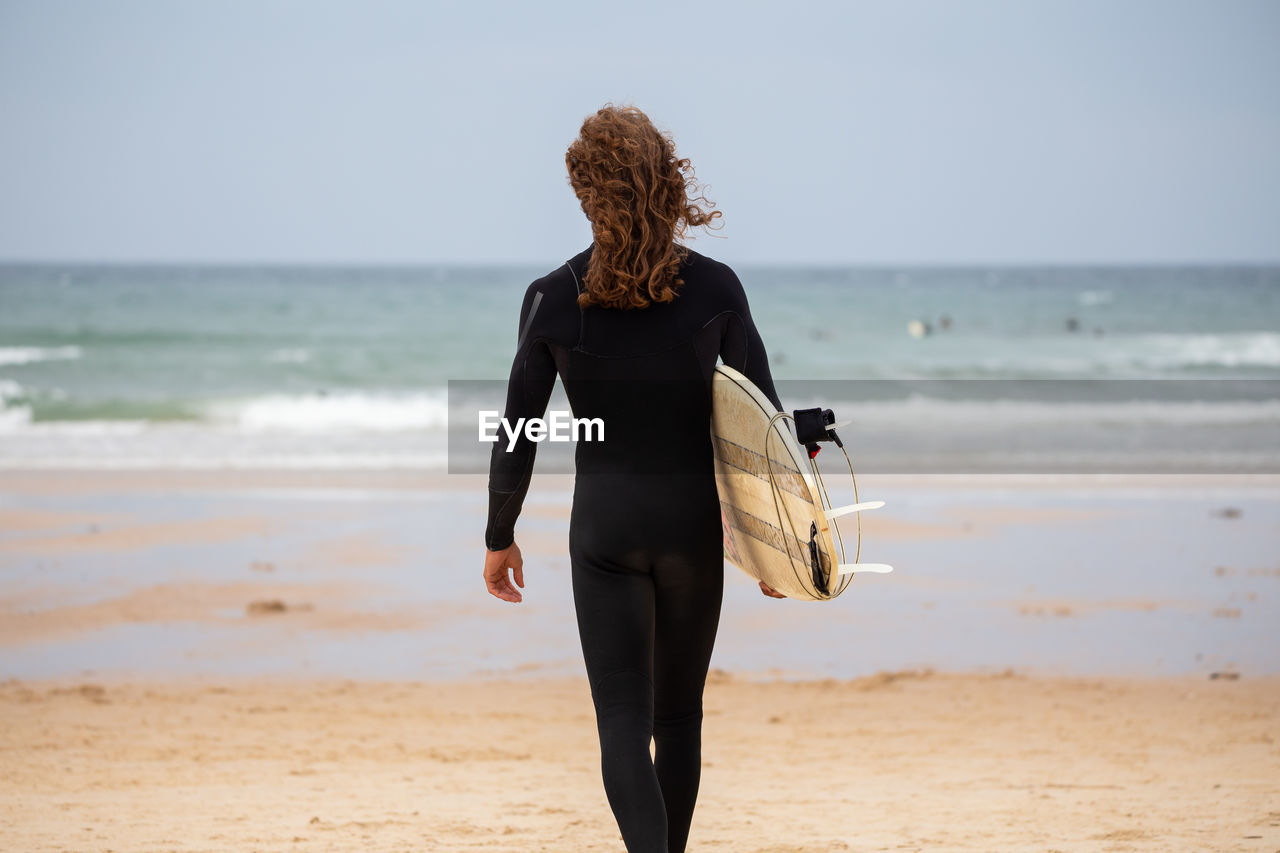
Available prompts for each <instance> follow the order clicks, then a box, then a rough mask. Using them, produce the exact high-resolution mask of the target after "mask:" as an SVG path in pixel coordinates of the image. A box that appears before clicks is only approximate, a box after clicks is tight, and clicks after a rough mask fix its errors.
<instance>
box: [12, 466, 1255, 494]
mask: <svg viewBox="0 0 1280 853" xmlns="http://www.w3.org/2000/svg"><path fill="white" fill-rule="evenodd" d="M824 476H825V477H826V478H827V479H828V480H831V481H837V482H839V481H842V480H843V479H847V474H846V475H843V476H842V475H841V474H840V473H839V472H838V471H835V470H833V471H832V472H830V473H825V474H824ZM487 481H488V475H487V474H481V473H468V474H451V473H448V472H445V471H440V470H436V469H430V468H421V469H413V468H410V469H396V468H321V469H301V468H270V467H262V468H257V467H253V468H231V467H228V468H173V467H139V468H84V467H79V468H76V467H67V468H54V467H48V468H40V467H30V468H18V467H13V468H0V490H15V491H17V490H28V489H36V490H54V489H56V488H58V487H61V488H66V489H73V488H78V489H85V488H86V487H89V486H92V487H93V488H96V489H126V490H131V491H132V490H151V489H155V488H182V489H196V488H199V489H235V488H266V487H278V488H304V487H314V486H316V485H323V486H326V487H329V488H382V489H396V488H404V489H421V488H428V489H458V488H463V487H476V488H478V489H479V490H480V491H482V492H483V491H484V489H485V487H486V484H487ZM534 481H535V483H536V484H537V485H538V486H540V487H542V488H552V489H564V488H572V486H573V481H574V475H573V474H542V473H538V472H537V471H535V472H534ZM858 483H859V488H865V487H866V486H867V485H868V484H871V485H873V486H874V487H879V486H884V487H891V488H910V487H913V486H915V487H920V488H929V489H988V488H991V489H999V488H1025V487H1028V486H1033V487H1046V488H1048V487H1054V486H1061V487H1063V488H1084V487H1091V486H1092V487H1097V488H1100V489H1105V488H1116V487H1139V488H1141V487H1165V488H1188V489H1194V488H1227V489H1230V488H1280V474H1267V473H1263V474H1224V473H1217V474H1212V473H1210V474H1182V473H1171V474H1132V473H1119V474H1060V473H1041V474H1034V473H1033V474H980V475H970V474H858ZM530 493H531V494H533V493H534V489H533V488H531V489H530Z"/></svg>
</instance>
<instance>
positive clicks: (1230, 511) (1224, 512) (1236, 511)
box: [1213, 506, 1244, 518]
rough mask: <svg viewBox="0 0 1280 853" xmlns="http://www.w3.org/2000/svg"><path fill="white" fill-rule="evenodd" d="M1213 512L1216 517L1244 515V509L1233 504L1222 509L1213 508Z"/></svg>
mask: <svg viewBox="0 0 1280 853" xmlns="http://www.w3.org/2000/svg"><path fill="white" fill-rule="evenodd" d="M1213 514H1214V515H1216V516H1217V517H1218V518H1239V517H1240V516H1242V515H1244V510H1242V509H1240V508H1239V507H1234V506H1224V507H1223V508H1222V509H1215V510H1214V511H1213Z"/></svg>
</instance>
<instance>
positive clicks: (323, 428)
mask: <svg viewBox="0 0 1280 853" xmlns="http://www.w3.org/2000/svg"><path fill="white" fill-rule="evenodd" d="M548 270H549V267H548V268H520V267H492V268H486V267H468V268H457V267H418V268H403V269H401V268H333V267H285V266H276V267H249V266H244V267H215V266H204V267H181V266H83V265H82V266H56V265H0V468H15V467H84V466H87V467H109V468H110V467H114V468H129V467H151V466H170V467H196V468H222V467H232V468H235V467H265V466H271V467H306V468H325V467H338V468H360V467H396V468H427V469H444V468H445V467H446V466H447V463H448V461H449V460H448V456H447V447H448V445H447V441H446V434H447V429H448V426H449V411H450V410H449V406H448V388H449V385H448V383H449V382H450V381H451V380H464V379H465V380H494V381H495V383H496V384H499V385H500V383H501V380H503V379H505V376H506V374H507V371H508V368H509V363H510V358H511V355H512V352H513V350H514V347H515V340H516V336H517V329H516V325H517V313H518V311H519V305H520V300H521V296H522V294H523V292H524V289H525V288H526V287H527V285H528V283H529V282H530V281H532V280H533V279H535V278H537V277H539V276H541V275H543V274H544V273H546V272H547V271H548ZM738 273H739V276H740V277H741V278H742V280H743V282H744V285H745V286H746V289H747V293H748V296H749V298H750V300H751V305H752V312H753V315H754V318H755V321H756V324H757V326H758V327H759V329H760V332H761V335H762V336H763V338H764V340H765V342H766V345H767V347H768V349H769V352H770V359H771V365H772V368H773V373H774V376H775V378H777V379H779V380H784V381H787V382H794V383H801V382H803V381H816V382H819V383H820V384H818V385H815V386H812V387H813V389H814V390H813V393H814V394H815V395H817V396H819V397H822V396H823V395H826V397H825V398H823V399H817V400H814V401H808V400H806V401H805V402H820V403H824V404H826V405H832V406H833V407H835V408H837V413H838V414H839V415H841V416H847V415H850V414H852V415H853V416H854V424H853V426H852V427H851V428H850V429H851V430H852V431H853V432H852V433H851V434H852V435H855V436H861V435H865V437H866V438H867V442H869V443H864V444H863V445H861V446H862V447H863V448H865V452H866V453H867V454H869V455H871V456H872V457H875V455H876V453H877V452H878V451H879V450H883V455H882V457H881V458H885V459H890V458H892V459H895V460H899V461H902V462H904V463H905V461H906V460H909V459H911V460H916V461H917V463H918V467H919V468H920V469H922V470H934V469H936V468H937V467H938V466H942V467H943V468H945V467H946V465H947V464H955V463H956V461H957V460H960V461H962V462H963V461H966V460H967V461H968V462H972V463H974V464H977V465H979V466H981V465H986V464H990V461H991V459H993V458H994V457H995V456H999V455H1003V456H1004V457H1008V456H1009V454H1008V453H1003V454H1000V453H995V451H999V450H1001V449H1002V448H1003V449H1005V450H1008V449H1009V444H1008V442H1009V441H1011V440H1013V439H1014V438H1017V439H1018V440H1019V441H1021V443H1020V444H1018V445H1017V446H1016V447H1014V448H1013V450H1014V451H1016V452H1015V453H1014V455H1015V456H1018V458H1020V459H1022V460H1023V462H1025V463H1027V464H1030V465H1031V466H1032V467H1035V466H1036V465H1038V464H1043V463H1046V462H1047V461H1052V460H1059V461H1061V460H1062V459H1067V461H1068V467H1070V465H1071V464H1075V463H1073V462H1071V459H1074V458H1077V457H1078V458H1086V457H1087V458H1100V457H1098V451H1099V448H1100V447H1101V448H1106V447H1111V446H1113V445H1115V444H1116V442H1120V449H1119V450H1118V452H1117V456H1116V461H1117V463H1118V462H1120V461H1123V460H1124V459H1132V458H1135V457H1134V454H1135V453H1137V452H1138V451H1141V450H1144V449H1146V450H1151V449H1153V448H1154V449H1155V450H1156V451H1159V452H1156V453H1154V455H1151V456H1150V457H1149V458H1146V457H1144V458H1146V462H1145V463H1144V464H1149V465H1150V466H1153V467H1154V468H1155V469H1157V470H1165V469H1175V468H1179V467H1180V466H1181V467H1186V466H1190V467H1191V468H1192V469H1195V468H1196V466H1197V465H1199V466H1201V467H1202V468H1203V466H1204V465H1208V466H1209V467H1214V466H1218V467H1221V468H1222V469H1224V470H1233V471H1252V470H1267V471H1280V439H1278V436H1280V394H1277V388H1280V267H1195V268H1192V267H1185V268H1184V267H1053V268H1029V267H1028V268H1003V267H1002V268H990V269H984V268H957V269H945V268H928V269H910V268H902V269H868V268H831V269H790V268H752V267H743V268H739V269H738ZM849 380H857V382H853V383H849V382H848V381H849ZM973 380H985V381H981V382H974V381H973ZM1061 380H1072V381H1075V382H1076V383H1077V384H1075V385H1072V384H1071V383H1066V382H1062V381H1061ZM1080 380H1089V381H1090V382H1091V384H1087V385H1085V386H1081V385H1079V381H1080ZM1120 380H1123V381H1120ZM1163 380H1177V382H1174V383H1165V382H1162V381H1163ZM872 381H874V382H872ZM821 383H826V384H825V385H823V384H821ZM841 383H847V384H841ZM795 387H797V388H802V387H804V386H803V385H796V386H795ZM1080 387H1085V388H1090V389H1094V390H1095V391H1096V390H1097V389H1100V388H1105V389H1107V390H1106V391H1105V392H1099V393H1097V394H1096V395H1094V396H1089V395H1086V398H1084V399H1082V398H1080V397H1079V396H1078V395H1073V394H1060V393H1059V390H1060V389H1068V388H1080ZM842 389H843V390H842ZM1091 393H1092V392H1091ZM784 396H788V395H787V394H785V393H784ZM789 399H790V398H789ZM993 425H995V426H998V427H999V429H997V430H996V432H994V433H991V432H988V433H987V438H986V439H984V440H982V441H979V440H976V439H973V435H974V428H975V426H977V427H984V428H985V427H990V426H993ZM912 427H914V429H915V434H914V438H912V437H910V436H908V438H907V439H903V438H902V436H903V435H904V434H906V433H910V432H911V428H912ZM1108 429H1110V430H1111V432H1107V430H1108ZM1135 429H1137V430H1138V432H1136V433H1135V432H1133V430H1135ZM859 430H865V433H862V432H859ZM1081 435H1088V436H1092V437H1093V438H1092V440H1090V441H1085V442H1077V443H1076V444H1072V442H1073V441H1074V439H1075V438H1077V437H1079V436H1081ZM992 436H995V438H992ZM1171 436H1174V437H1173V438H1171ZM913 441H914V442H915V444H913V443H912V442H913ZM895 442H896V443H895ZM903 442H905V443H903ZM921 442H923V444H921ZM984 442H985V443H984ZM1064 442H1065V443H1066V445H1069V446H1067V448H1066V450H1067V451H1072V452H1075V453H1076V454H1077V457H1070V456H1067V457H1064V456H1063V455H1062V454H1063V452H1064V451H1063V446H1064ZM1125 442H1128V446H1127V449H1126V445H1125ZM1077 445H1078V446H1077ZM922 447H923V448H924V449H923V450H922V449H921V448H922ZM926 451H928V452H926ZM930 453H932V454H933V455H930ZM895 454H896V455H895Z"/></svg>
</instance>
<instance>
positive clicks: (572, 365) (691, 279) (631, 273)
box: [484, 104, 784, 853]
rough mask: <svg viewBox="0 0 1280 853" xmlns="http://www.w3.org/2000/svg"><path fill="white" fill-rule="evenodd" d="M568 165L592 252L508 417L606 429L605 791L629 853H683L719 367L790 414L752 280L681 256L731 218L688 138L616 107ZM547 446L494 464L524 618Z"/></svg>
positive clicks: (598, 526) (590, 641) (600, 697)
mask: <svg viewBox="0 0 1280 853" xmlns="http://www.w3.org/2000/svg"><path fill="white" fill-rule="evenodd" d="M565 162H566V165H567V166H568V170H569V182H570V185H571V186H572V187H573V191H574V193H575V194H576V195H577V198H578V201H579V202H580V203H581V206H582V210H583V212H584V213H585V214H586V216H587V219H588V220H589V221H590V223H591V230H592V237H593V239H592V244H591V246H589V247H588V248H587V249H585V250H584V251H582V252H581V253H579V254H577V255H575V256H574V257H573V258H570V259H569V260H568V261H566V262H565V263H564V264H562V265H561V266H560V267H558V268H557V269H556V270H554V271H552V272H551V273H549V274H547V275H545V276H543V277H542V278H539V279H538V280H536V281H534V282H533V283H532V284H531V285H530V286H529V288H528V290H527V292H526V293H525V297H524V301H523V303H522V305H521V309H520V318H519V324H518V335H519V337H518V342H517V349H516V355H515V359H514V361H513V363H512V366H511V375H510V378H509V380H508V385H507V400H506V410H505V412H504V417H505V418H506V420H507V422H508V423H510V424H514V423H516V422H517V419H518V418H535V417H542V416H543V414H544V412H545V410H546V407H547V403H548V400H549V398H550V395H551V390H552V387H553V385H554V383H555V378H556V376H557V374H558V375H559V376H560V378H561V381H562V382H563V384H564V388H565V393H566V395H567V396H568V399H569V404H570V406H571V407H572V409H573V416H574V417H575V418H599V419H600V420H601V421H602V422H603V424H604V429H605V433H604V440H598V441H586V440H581V441H579V442H578V445H577V449H576V477H575V483H574V494H573V510H572V515H571V518H570V523H569V557H570V565H571V573H572V584H573V599H574V608H575V611H576V615H577V622H578V633H579V638H580V641H581V644H582V653H583V659H584V661H585V663H586V670H587V677H588V680H589V682H590V687H591V697H592V702H593V704H594V706H595V712H596V727H597V730H598V733H599V737H600V765H601V772H602V775H603V780H604V790H605V794H606V796H607V797H608V800H609V805H610V808H611V809H612V810H613V814H614V817H615V818H616V819H617V822H618V828H619V830H620V831H621V834H622V838H623V841H624V842H625V844H626V848H627V850H628V851H629V853H680V851H683V850H684V849H685V845H686V841H687V839H688V835H689V826H690V823H691V821H692V819H693V811H694V804H695V802H696V800H697V795H698V783H699V779H700V775H701V762H702V755H701V745H702V694H703V688H704V686H705V683H706V676H707V668H708V666H709V665H710V660H711V651H712V646H713V645H714V643H715V636H716V629H717V626H718V623H719V618H720V605H721V594H722V590H723V584H724V554H723V543H722V536H723V534H722V528H721V516H720V502H719V497H718V495H717V492H716V482H715V473H714V463H713V457H712V449H711V439H710V417H711V378H712V373H713V371H714V369H715V365H716V361H717V359H722V360H723V361H724V363H725V364H727V365H729V366H731V367H734V368H736V369H737V370H739V371H741V372H742V373H743V374H745V375H746V376H747V377H748V378H749V379H750V380H751V381H752V382H754V383H755V384H756V386H757V387H759V388H760V389H761V391H763V392H764V393H765V395H766V396H767V397H768V398H769V399H770V400H771V401H772V402H773V404H774V405H775V406H777V407H778V409H779V410H781V408H782V405H781V403H780V402H779V400H778V395H777V392H776V390H775V389H774V385H773V379H772V377H771V375H770V373H769V363H768V358H767V356H766V354H765V348H764V345H763V343H762V342H761V340H760V336H759V334H758V333H757V331H756V327H755V324H754V323H753V322H752V318H751V312H750V310H749V308H748V304H747V298H746V294H745V293H744V291H743V288H742V284H741V282H740V281H739V279H738V277H737V275H735V274H734V272H733V270H732V269H730V268H729V267H728V266H727V265H725V264H723V263H720V262H718V261H716V260H713V259H712V258H710V257H707V256H705V255H702V254H700V253H698V252H695V251H693V250H692V249H690V248H688V247H686V246H684V245H681V244H680V243H678V242H677V238H681V237H683V236H685V234H686V231H687V229H688V228H689V227H697V226H708V225H710V224H711V223H712V222H713V221H714V219H715V218H716V217H718V216H720V215H721V214H720V212H719V211H710V212H708V210H707V209H706V208H709V207H711V206H713V205H711V203H710V202H708V201H707V200H706V199H705V198H704V197H702V196H701V195H699V196H697V197H692V190H693V189H694V187H695V184H694V182H693V170H692V167H691V164H690V162H689V161H688V160H687V159H683V158H678V157H677V156H676V153H675V147H674V143H673V142H672V140H671V137H670V136H669V135H668V134H666V133H661V132H659V131H658V130H657V129H656V128H655V127H654V126H653V124H652V123H651V122H650V121H649V118H648V117H647V116H646V115H645V114H644V113H643V112H641V111H640V110H638V109H636V108H634V107H621V108H620V107H615V106H613V105H612V104H606V105H605V107H604V108H602V109H600V110H599V111H597V112H596V113H594V114H593V115H591V116H588V117H587V119H586V120H585V121H584V122H583V124H582V127H581V129H580V131H579V134H578V137H577V139H575V140H574V141H573V143H572V144H571V145H570V146H569V149H568V152H567V153H566V155H565ZM536 447H537V443H536V442H534V441H531V440H529V439H528V437H527V436H525V435H524V434H523V433H522V434H521V435H520V437H519V438H518V439H517V440H516V441H515V443H514V446H512V447H510V448H508V443H507V442H505V441H503V442H499V443H497V444H496V445H495V446H494V450H493V456H492V460H491V464H490V473H489V514H488V524H487V527H486V530H485V546H486V553H485V563H484V578H485V583H486V585H487V587H488V590H489V592H490V593H491V594H493V595H494V596H497V597H498V598H501V599H503V600H504V601H510V602H519V601H520V600H521V598H522V595H521V593H520V591H519V589H517V587H521V588H523V587H524V562H523V558H522V557H521V555H520V548H519V546H518V545H516V543H515V532H514V531H515V522H516V518H517V516H518V515H519V513H520V509H521V506H522V504H523V502H524V499H525V495H526V493H527V491H528V488H529V481H530V477H531V475H532V472H533V462H534V451H535V449H536ZM508 572H511V574H512V575H514V581H515V584H514V585H513V584H512V576H511V575H509V574H508ZM760 587H761V591H762V592H763V593H764V594H765V595H769V596H771V597H774V598H782V597H784V596H782V595H781V594H780V593H777V592H776V591H774V590H772V589H770V588H769V587H768V586H767V585H766V584H764V583H761V584H760ZM650 740H652V742H653V756H652V757H651V756H650Z"/></svg>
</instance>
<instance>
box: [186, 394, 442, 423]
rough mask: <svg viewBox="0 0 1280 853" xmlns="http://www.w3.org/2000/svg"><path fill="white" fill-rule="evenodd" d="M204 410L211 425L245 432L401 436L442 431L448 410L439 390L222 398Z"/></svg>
mask: <svg viewBox="0 0 1280 853" xmlns="http://www.w3.org/2000/svg"><path fill="white" fill-rule="evenodd" d="M206 412H207V414H208V416H209V418H210V420H212V421H213V422H215V423H219V424H230V425H233V426H236V427H238V428H239V429H241V430H243V431H246V432H300V433H314V432H333V431H354V432H399V431H411V430H443V429H444V428H445V427H446V426H447V424H448V416H449V407H448V401H447V398H446V394H445V392H444V391H442V390H441V391H423V392H417V393H400V394H393V393H377V392H364V391H342V392H336V393H319V392H317V393H314V394H269V395H266V396H262V397H250V398H246V399H241V400H224V401H219V402H217V403H213V404H210V405H209V406H207V407H206Z"/></svg>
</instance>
